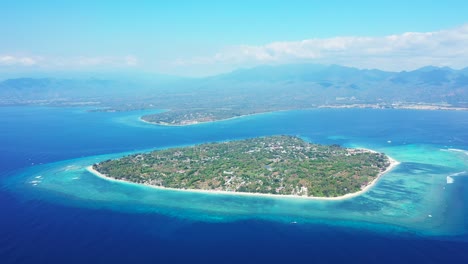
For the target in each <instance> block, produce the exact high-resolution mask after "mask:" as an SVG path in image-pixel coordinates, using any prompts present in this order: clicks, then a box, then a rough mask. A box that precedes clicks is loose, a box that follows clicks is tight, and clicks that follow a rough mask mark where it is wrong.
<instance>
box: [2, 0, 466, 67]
mask: <svg viewBox="0 0 468 264" xmlns="http://www.w3.org/2000/svg"><path fill="white" fill-rule="evenodd" d="M0 6H1V8H0V36H2V38H1V41H0V70H2V71H4V72H5V71H6V72H24V73H25V74H26V73H29V72H34V71H57V70H61V71H112V70H128V71H144V72H159V73H165V74H174V75H188V76H194V75H195V76H197V75H210V74H216V73H219V72H224V71H229V70H232V69H235V68H239V67H250V66H255V65H259V64H283V63H295V62H301V63H302V62H311V63H337V64H343V65H348V66H355V67H360V68H381V69H386V70H405V69H414V68H418V67H421V66H424V65H429V64H432V65H438V66H451V67H455V68H462V67H466V66H468V65H465V63H464V61H468V50H467V49H468V48H464V47H465V46H466V47H468V26H467V25H468V15H467V14H468V1H461V0H459V1H449V0H446V1H418V0H414V1H408V0H407V1H398V0H393V1H335V0H328V1H312V0H309V1H293V0H290V1H272V0H270V1H176V0H175V1H87V0H82V1H47V0H44V1H22V0H13V1H8V0H0Z"/></svg>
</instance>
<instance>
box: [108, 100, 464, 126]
mask: <svg viewBox="0 0 468 264" xmlns="http://www.w3.org/2000/svg"><path fill="white" fill-rule="evenodd" d="M316 108H331V109H338V108H347V109H350V108H368V109H409V110H451V111H468V107H454V106H451V105H444V104H417V103H404V104H402V103H394V104H342V105H341V104H327V105H319V106H314V107H310V108H294V107H292V108H287V109H280V108H278V109H275V108H266V109H262V108H258V107H257V108H252V109H251V108H219V109H218V108H211V109H210V108H202V109H200V108H198V109H174V110H169V111H165V112H162V113H157V114H149V115H144V116H142V117H141V118H140V119H141V120H142V121H144V122H146V123H151V124H156V125H162V126H187V125H195V124H200V123H208V122H214V121H223V120H228V119H233V118H239V117H243V116H247V115H254V114H262V113H269V112H277V111H287V110H304V109H316ZM102 111H106V110H105V109H104V110H102ZM108 111H115V110H113V109H110V110H108Z"/></svg>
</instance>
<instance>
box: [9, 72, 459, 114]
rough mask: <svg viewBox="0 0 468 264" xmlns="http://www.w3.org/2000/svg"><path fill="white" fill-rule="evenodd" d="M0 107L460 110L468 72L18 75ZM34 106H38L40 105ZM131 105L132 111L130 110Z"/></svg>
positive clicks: (10, 80) (10, 83)
mask: <svg viewBox="0 0 468 264" xmlns="http://www.w3.org/2000/svg"><path fill="white" fill-rule="evenodd" d="M0 98H1V99H0V104H15V103H34V102H35V101H37V100H45V101H47V100H66V101H83V100H90V99H92V100H96V101H97V102H99V103H100V104H101V105H102V106H113V107H115V106H118V105H119V104H122V105H126V106H127V107H129V108H132V107H133V106H138V107H144V108H148V107H155V108H162V107H164V108H174V109H177V108H184V109H187V108H210V107H211V108H219V107H228V108H237V107H249V106H250V107H252V106H254V107H255V108H258V107H260V108H266V109H270V108H271V109H290V108H305V107H314V106H319V105H335V104H339V105H342V104H364V103H366V104H369V103H371V104H378V103H382V104H393V103H427V104H449V105H453V106H461V107H467V106H468V68H465V69H461V70H454V69H451V68H448V67H443V68H439V67H433V66H428V67H424V68H421V69H418V70H414V71H402V72H386V71H381V70H375V69H373V70H360V69H357V68H352V67H344V66H339V65H316V64H295V65H279V66H259V67H255V68H251V69H240V70H236V71H233V72H231V73H226V74H221V75H217V76H212V77H206V78H194V79H180V80H173V81H170V82H164V83H161V82H150V81H145V82H142V81H140V80H134V81H122V80H118V81H116V80H107V79H95V78H91V79H54V78H37V79H36V78H18V79H8V80H5V81H3V82H0ZM41 102H42V101H41ZM131 105H133V106H131Z"/></svg>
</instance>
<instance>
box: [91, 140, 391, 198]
mask: <svg viewBox="0 0 468 264" xmlns="http://www.w3.org/2000/svg"><path fill="white" fill-rule="evenodd" d="M396 164H397V162H396V161H394V160H392V159H391V158H389V157H388V156H386V155H384V154H382V153H377V152H374V151H371V150H366V149H352V148H343V147H340V146H338V145H330V146H328V145H319V144H312V143H309V142H306V141H304V140H302V139H300V138H298V137H293V136H269V137H260V138H252V139H245V140H237V141H231V142H222V143H207V144H201V145H197V146H191V147H180V148H171V149H165V150H157V151H153V152H150V153H142V154H134V155H130V156H126V157H123V158H120V159H115V160H106V161H103V162H100V163H97V164H94V165H93V166H90V167H88V169H89V170H90V171H91V172H93V173H94V174H96V175H98V176H100V177H105V178H107V179H114V180H122V181H126V182H133V183H138V184H145V185H150V186H155V187H161V188H173V189H182V190H200V191H215V192H230V193H232V192H235V193H248V194H270V195H290V196H302V197H320V198H332V197H335V198H336V197H347V196H350V195H353V194H359V193H360V192H362V191H363V190H365V189H366V188H369V187H370V186H371V185H372V184H373V183H375V181H376V180H377V178H378V177H379V176H381V175H382V174H383V173H385V172H387V171H389V170H390V169H391V168H393V166H395V165H396Z"/></svg>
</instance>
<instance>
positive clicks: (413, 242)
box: [0, 107, 468, 264]
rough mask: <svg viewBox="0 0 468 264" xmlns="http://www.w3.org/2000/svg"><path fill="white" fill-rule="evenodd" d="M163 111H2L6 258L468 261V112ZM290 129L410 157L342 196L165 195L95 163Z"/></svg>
mask: <svg viewBox="0 0 468 264" xmlns="http://www.w3.org/2000/svg"><path fill="white" fill-rule="evenodd" d="M149 112H151V111H136V112H127V113H88V112H86V109H82V108H48V107H4V108H0V263H2V264H4V263H190V262H197V263H198V262H200V263H219V262H223V263H264V262H270V263H291V262H301V263H347V262H350V261H352V262H353V263H354V262H356V263H376V262H379V263H468V255H467V254H466V248H467V246H468V232H467V230H468V221H466V219H468V217H467V213H468V177H467V176H468V175H467V171H468V168H467V166H468V165H467V164H468V160H467V150H468V135H467V133H466V131H467V128H468V112H451V111H409V110H370V109H368V110H366V109H335V110H334V109H317V110H306V111H289V112H277V113H269V114H262V115H255V116H248V117H245V118H239V119H233V120H229V121H222V122H216V123H211V124H200V125H196V126H188V127H161V126H155V125H151V124H146V123H143V122H141V121H139V120H138V118H139V117H140V116H141V115H143V114H146V113H149ZM279 134H287V135H296V136H300V137H302V138H305V139H307V140H309V141H311V142H316V143H322V144H340V145H343V146H347V147H364V148H369V149H374V150H377V151H381V152H385V153H386V154H388V155H390V156H391V157H393V158H395V159H397V160H398V161H400V162H401V164H400V165H399V166H398V167H397V168H395V169H394V170H393V171H391V172H390V173H388V174H386V175H385V176H383V177H382V178H381V180H380V181H379V182H378V183H377V184H376V185H375V187H374V188H372V189H371V190H369V191H368V192H367V193H365V194H363V195H361V196H359V197H355V198H352V199H349V200H342V201H313V200H307V199H293V198H283V197H281V198H276V197H249V196H235V195H217V194H203V193H190V192H178V191H170V190H157V189H153V188H149V187H145V186H139V185H132V184H122V183H116V182H111V181H106V180H103V179H101V178H98V177H96V176H94V175H93V174H91V173H89V172H87V171H86V170H85V167H86V166H88V165H91V164H92V163H95V162H98V161H100V160H103V159H108V158H116V157H120V156H122V155H125V154H129V153H135V152H140V151H149V150H151V149H155V148H168V147H173V146H184V145H193V144H200V143H204V142H212V141H226V140H235V139H242V138H250V137H257V136H265V135H279ZM39 176H40V177H39Z"/></svg>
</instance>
